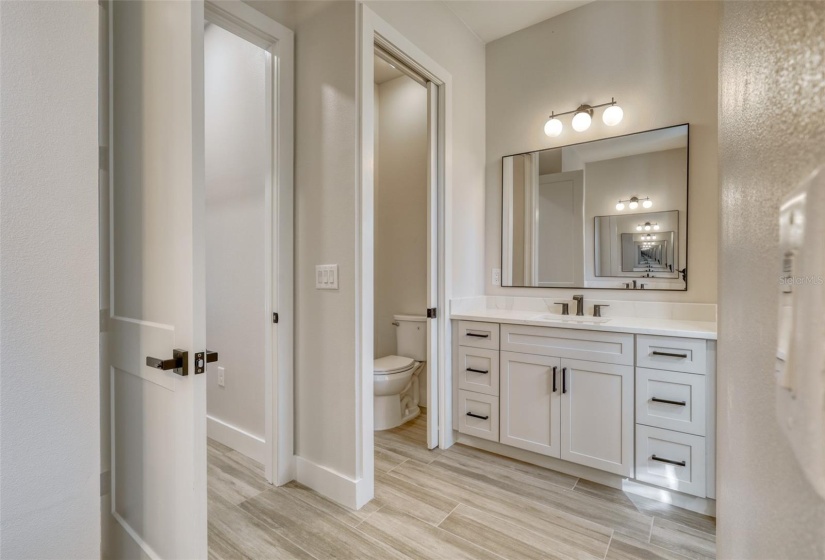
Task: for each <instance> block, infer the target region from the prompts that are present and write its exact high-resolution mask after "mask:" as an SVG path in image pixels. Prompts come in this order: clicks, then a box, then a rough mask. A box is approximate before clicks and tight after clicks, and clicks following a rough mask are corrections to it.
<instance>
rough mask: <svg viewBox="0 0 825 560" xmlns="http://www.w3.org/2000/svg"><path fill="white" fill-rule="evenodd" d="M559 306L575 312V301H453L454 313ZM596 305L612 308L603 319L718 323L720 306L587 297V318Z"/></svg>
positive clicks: (542, 309)
mask: <svg viewBox="0 0 825 560" xmlns="http://www.w3.org/2000/svg"><path fill="white" fill-rule="evenodd" d="M557 302H568V303H570V304H571V305H570V308H571V309H575V303H574V302H573V300H571V299H564V298H537V297H514V296H475V297H466V298H454V299H452V300H451V301H450V313H461V312H467V311H473V310H481V309H501V310H507V311H535V312H537V313H542V312H545V313H559V312H560V311H561V306H560V305H557V304H556V303H557ZM595 304H600V305H608V306H609V307H606V308H603V309H602V315H604V316H605V317H638V318H645V319H674V320H679V321H703V322H714V323H715V322H716V304H712V303H672V302H653V301H619V300H608V299H596V298H588V297H587V294H586V293H585V298H584V309H585V314H587V315H592V314H593V306H594V305H595Z"/></svg>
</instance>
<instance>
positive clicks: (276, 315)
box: [272, 313, 278, 323]
mask: <svg viewBox="0 0 825 560" xmlns="http://www.w3.org/2000/svg"><path fill="white" fill-rule="evenodd" d="M272 322H273V323H277V322H278V314H277V313H273V314H272Z"/></svg>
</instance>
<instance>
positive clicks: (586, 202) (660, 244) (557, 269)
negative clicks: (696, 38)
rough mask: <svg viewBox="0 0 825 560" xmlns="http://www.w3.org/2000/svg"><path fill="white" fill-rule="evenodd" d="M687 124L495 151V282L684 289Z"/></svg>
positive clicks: (525, 284) (685, 286)
mask: <svg viewBox="0 0 825 560" xmlns="http://www.w3.org/2000/svg"><path fill="white" fill-rule="evenodd" d="M687 170H688V125H686V124H685V125H680V126H673V127H668V128H662V129H658V130H651V131H647V132H640V133H637V134H629V135H627V136H619V137H615V138H606V139H604V140H595V141H592V142H585V143H582V144H574V145H570V146H564V147H561V148H551V149H548V150H540V151H536V152H529V153H525V154H517V155H512V156H505V157H504V158H503V159H502V172H503V185H502V187H503V189H502V191H503V199H502V235H501V238H502V239H501V242H502V286H519V287H550V288H553V287H558V288H562V287H563V288H622V289H626V288H633V287H635V288H637V289H638V288H644V289H653V290H656V289H658V290H686V289H687V280H686V277H687V213H688V209H687V180H688V171H687Z"/></svg>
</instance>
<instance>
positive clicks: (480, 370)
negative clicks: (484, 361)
mask: <svg viewBox="0 0 825 560" xmlns="http://www.w3.org/2000/svg"><path fill="white" fill-rule="evenodd" d="M465 371H471V372H473V373H490V372H489V371H487V370H486V369H475V368H471V367H468V368H466V369H465Z"/></svg>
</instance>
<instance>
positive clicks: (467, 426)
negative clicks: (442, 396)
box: [458, 390, 498, 441]
mask: <svg viewBox="0 0 825 560" xmlns="http://www.w3.org/2000/svg"><path fill="white" fill-rule="evenodd" d="M458 431H459V432H461V433H462V434H467V435H470V436H475V437H480V438H484V439H489V440H490V441H498V397H494V396H492V395H484V394H482V393H473V392H472V391H462V390H459V391H458Z"/></svg>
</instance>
